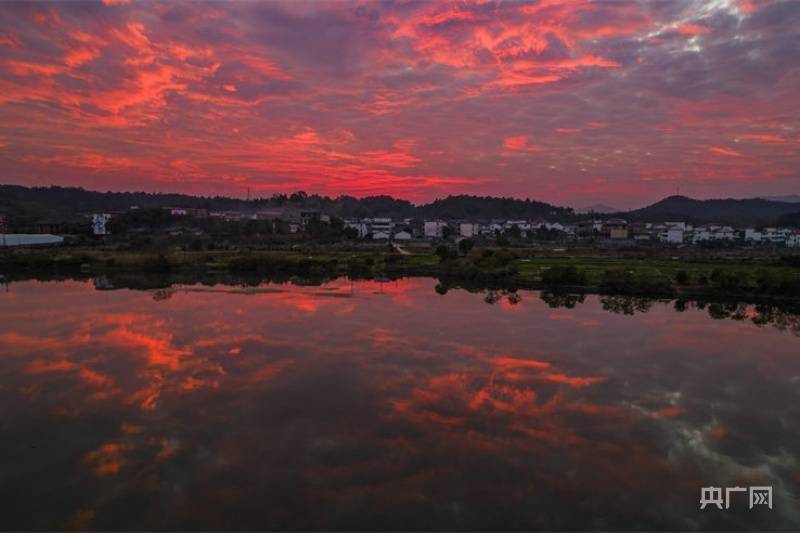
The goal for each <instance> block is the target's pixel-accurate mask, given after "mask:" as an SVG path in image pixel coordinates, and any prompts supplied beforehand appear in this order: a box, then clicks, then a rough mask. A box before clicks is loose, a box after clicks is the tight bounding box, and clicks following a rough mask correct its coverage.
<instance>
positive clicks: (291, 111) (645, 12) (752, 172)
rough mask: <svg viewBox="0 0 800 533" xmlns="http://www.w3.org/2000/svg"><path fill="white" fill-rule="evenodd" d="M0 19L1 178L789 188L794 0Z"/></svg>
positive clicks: (628, 190) (641, 192) (187, 186)
mask: <svg viewBox="0 0 800 533" xmlns="http://www.w3.org/2000/svg"><path fill="white" fill-rule="evenodd" d="M0 20H2V21H3V22H2V23H0V171H2V176H3V178H2V179H3V181H4V182H14V183H21V184H27V185H42V184H70V185H82V186H85V187H88V188H93V189H103V190H105V189H112V190H128V189H138V190H147V191H179V192H190V193H205V194H208V193H214V194H217V193H224V194H228V195H238V196H242V195H244V194H245V191H246V190H247V188H248V187H250V188H252V190H253V191H254V192H255V193H256V194H263V195H269V194H272V193H274V192H289V191H295V190H298V189H305V190H307V191H310V192H319V193H324V194H329V195H333V196H336V195H339V194H352V195H356V196H364V195H373V194H392V195H395V196H399V197H405V198H409V199H412V200H415V201H425V200H429V199H431V198H434V197H439V196H443V195H446V194H451V193H481V194H494V195H513V196H520V197H525V196H530V197H536V198H540V199H544V200H548V201H551V202H555V203H562V204H567V205H581V204H585V203H587V202H589V203H591V202H594V201H597V200H602V201H605V202H608V203H613V204H614V205H619V206H622V207H626V206H631V205H638V204H642V203H645V202H649V201H651V200H655V199H657V198H659V197H661V196H663V195H666V194H672V193H674V192H675V191H676V190H677V189H678V188H680V191H681V192H682V193H685V194H690V195H695V196H699V197H709V196H710V197H720V196H753V195H760V194H768V193H770V194H775V193H794V192H797V191H796V187H797V183H798V177H799V176H798V170H799V167H798V161H800V131H799V130H798V127H800V112H799V111H798V110H799V109H800V75H799V74H798V72H800V69H798V67H799V66H800V4H798V3H797V2H792V1H774V2H771V1H749V0H748V1H744V0H742V1H737V0H723V1H719V2H713V3H710V2H707V1H705V0H692V1H685V2H683V1H682V2H633V1H624V0H623V1H614V2H600V1H598V2H593V1H590V0H564V1H557V2H556V1H550V0H541V1H538V2H494V1H491V2H474V3H472V2H458V3H449V2H414V3H407V2H386V3H377V2H356V1H344V2H308V1H303V0H300V1H291V2H288V1H287V2H234V3H222V2H215V3H207V2H202V3H201V2H196V3H186V2H163V3H162V2H93V3H86V2H59V3H47V2H24V3H17V2H3V3H2V4H1V5H0Z"/></svg>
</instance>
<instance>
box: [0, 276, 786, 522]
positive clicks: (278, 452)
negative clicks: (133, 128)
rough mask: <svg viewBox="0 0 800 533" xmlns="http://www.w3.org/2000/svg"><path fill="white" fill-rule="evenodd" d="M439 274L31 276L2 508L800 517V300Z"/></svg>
mask: <svg viewBox="0 0 800 533" xmlns="http://www.w3.org/2000/svg"><path fill="white" fill-rule="evenodd" d="M101 285H102V284H101ZM435 286H436V282H435V281H434V280H428V279H405V280H399V281H393V282H386V283H380V282H350V281H348V280H336V281H333V282H330V283H327V284H324V285H322V286H295V285H289V284H286V285H262V286H260V287H258V288H257V289H255V290H254V289H243V288H238V287H226V286H217V287H214V288H209V287H202V286H193V287H184V288H179V289H177V290H161V291H133V290H114V291H100V290H96V288H95V285H93V284H91V283H84V282H74V281H73V282H58V283H43V282H22V283H14V284H12V285H11V286H10V288H9V289H8V291H7V292H2V293H0V449H1V450H2V454H0V501H2V502H3V508H4V509H3V513H2V514H0V528H2V529H59V528H79V529H148V530H152V529H161V530H163V529H209V528H213V529H451V530H452V529H591V528H607V529H654V528H655V529H697V528H724V529H741V528H749V529H752V528H756V529H797V528H800V510H798V509H799V506H798V494H800V464H799V463H798V453H800V432H798V427H800V424H799V423H800V407H798V392H800V337H798V335H797V332H798V331H800V327H798V325H799V324H800V321H798V318H797V317H796V316H794V315H791V314H788V315H787V314H784V313H776V312H775V311H774V310H772V309H760V310H759V309H755V308H753V307H751V306H721V305H717V304H714V305H710V306H707V307H705V308H704V309H699V308H697V307H696V306H692V305H688V306H687V305H684V304H682V303H678V304H677V305H676V303H675V302H649V301H645V300H631V299H624V298H623V299H620V298H616V299H615V298H608V297H606V298H600V297H597V296H588V297H586V298H585V299H582V300H583V301H575V299H572V301H570V299H569V298H563V297H559V298H555V297H548V296H545V297H544V300H543V299H542V298H541V297H540V295H539V294H537V293H533V292H519V293H516V294H511V295H504V294H499V293H491V294H488V295H487V294H486V293H469V292H467V291H463V290H451V291H449V292H448V293H447V294H445V295H441V294H438V293H437V291H436V290H434V287H435ZM440 289H441V287H440ZM440 292H441V290H440ZM545 300H546V301H545ZM487 301H488V302H490V303H491V304H487ZM564 305H566V306H567V307H563V306H564ZM559 306H560V307H559ZM676 307H677V309H679V310H682V311H683V312H676ZM712 485H713V486H723V487H724V486H735V485H739V486H745V487H747V486H751V485H769V486H773V487H774V509H773V510H771V511H770V510H769V509H766V508H755V509H753V510H749V509H748V505H747V500H746V497H745V496H741V495H738V494H737V495H736V496H735V497H734V500H733V502H732V503H733V505H732V508H731V509H729V510H722V511H720V510H717V509H715V508H712V509H706V510H702V511H701V510H700V509H699V496H700V488H701V487H703V486H712Z"/></svg>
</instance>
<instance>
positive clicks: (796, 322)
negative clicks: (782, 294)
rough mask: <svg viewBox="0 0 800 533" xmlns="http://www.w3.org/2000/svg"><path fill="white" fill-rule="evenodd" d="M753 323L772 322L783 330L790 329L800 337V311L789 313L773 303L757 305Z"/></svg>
mask: <svg viewBox="0 0 800 533" xmlns="http://www.w3.org/2000/svg"><path fill="white" fill-rule="evenodd" d="M755 311H756V313H757V314H756V316H755V317H753V324H758V325H764V324H771V325H772V326H773V327H775V328H778V329H779V330H781V331H785V330H789V331H791V332H792V333H793V334H795V335H797V336H798V337H800V313H787V312H785V311H783V310H781V309H779V308H777V307H775V306H773V305H757V306H755Z"/></svg>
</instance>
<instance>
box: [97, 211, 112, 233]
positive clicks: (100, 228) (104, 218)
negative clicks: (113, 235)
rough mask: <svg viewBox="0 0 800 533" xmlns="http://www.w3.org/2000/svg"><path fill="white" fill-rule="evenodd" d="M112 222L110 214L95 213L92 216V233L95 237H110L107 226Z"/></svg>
mask: <svg viewBox="0 0 800 533" xmlns="http://www.w3.org/2000/svg"><path fill="white" fill-rule="evenodd" d="M109 220H111V215H109V214H108V213H95V214H93V215H92V233H93V234H95V235H108V230H107V229H106V224H107V223H108V221H109Z"/></svg>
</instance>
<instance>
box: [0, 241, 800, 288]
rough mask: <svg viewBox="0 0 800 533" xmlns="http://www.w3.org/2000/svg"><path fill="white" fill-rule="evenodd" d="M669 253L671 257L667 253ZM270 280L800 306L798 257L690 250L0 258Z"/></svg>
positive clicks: (23, 270)
mask: <svg viewBox="0 0 800 533" xmlns="http://www.w3.org/2000/svg"><path fill="white" fill-rule="evenodd" d="M671 253H673V254H675V253H677V252H674V251H673V252H671ZM115 273H116V274H119V273H126V274H153V275H155V274H162V275H163V274H194V275H198V276H200V275H206V274H222V273H232V274H240V275H250V276H254V277H258V276H268V275H274V274H284V275H297V276H325V277H337V276H348V277H351V278H356V279H360V278H366V279H370V278H381V277H402V276H432V277H439V278H443V279H448V280H450V281H451V282H452V283H453V284H455V285H462V286H468V285H478V286H486V287H490V288H491V287H498V288H499V287H510V288H519V289H547V290H558V291H566V292H590V293H601V294H627V295H643V296H653V297H674V296H687V297H706V296H708V297H725V298H734V297H735V298H741V299H743V300H751V301H757V300H765V299H782V300H786V299H789V300H800V255H797V254H785V253H784V254H778V253H768V252H760V253H756V252H752V251H736V250H731V251H716V252H711V251H701V252H697V251H687V252H684V253H682V254H681V255H669V254H668V253H655V254H654V253H652V252H644V253H642V252H638V253H637V252H622V251H618V250H616V251H615V250H608V251H599V250H592V249H561V248H555V249H540V250H532V249H529V248H520V249H514V248H501V247H493V246H492V247H485V246H475V245H474V243H471V242H469V241H466V242H465V241H462V243H460V245H453V244H442V245H439V246H423V247H408V246H406V247H401V246H397V245H392V244H383V245H378V244H373V245H369V246H366V245H362V246H333V245H330V246H325V245H314V246H302V247H298V246H295V247H287V248H285V249H278V250H275V249H257V248H241V249H229V250H221V251H206V250H204V251H193V250H162V251H158V250H152V251H149V250H148V251H125V250H117V249H110V248H102V247H59V248H46V249H45V248H20V249H5V250H2V251H0V275H2V276H3V277H4V278H5V279H6V280H13V279H24V278H26V277H30V276H31V275H36V276H40V277H42V276H43V277H46V276H47V275H55V276H57V275H68V274H83V275H104V274H115Z"/></svg>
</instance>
